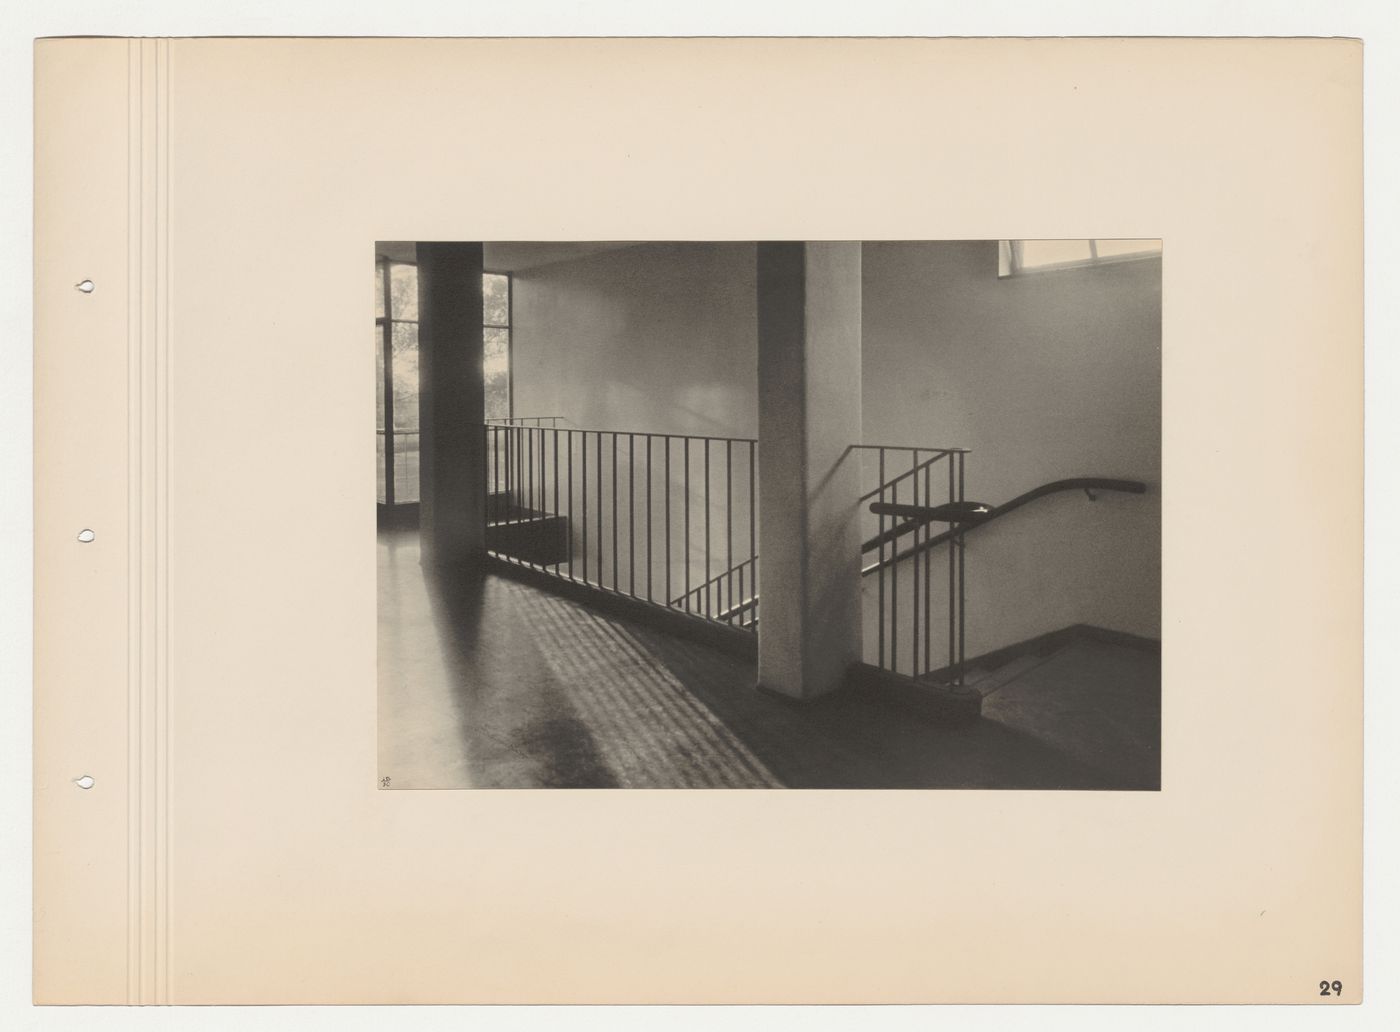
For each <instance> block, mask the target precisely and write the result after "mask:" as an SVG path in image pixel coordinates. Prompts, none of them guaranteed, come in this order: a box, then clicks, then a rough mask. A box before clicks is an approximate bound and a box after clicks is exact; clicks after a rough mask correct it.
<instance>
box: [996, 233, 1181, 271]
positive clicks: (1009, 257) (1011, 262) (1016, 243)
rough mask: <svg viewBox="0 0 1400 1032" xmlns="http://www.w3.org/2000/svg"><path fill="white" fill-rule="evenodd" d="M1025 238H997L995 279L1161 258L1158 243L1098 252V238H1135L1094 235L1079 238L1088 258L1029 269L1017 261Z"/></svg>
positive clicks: (1051, 263)
mask: <svg viewBox="0 0 1400 1032" xmlns="http://www.w3.org/2000/svg"><path fill="white" fill-rule="evenodd" d="M1025 239H1058V238H1050V237H1044V238H1040V237H1035V238H1032V237H1027V238H1025ZM1025 239H1023V240H998V241H997V278H998V279H1017V278H1019V277H1021V276H1035V275H1039V274H1040V273H1043V272H1064V271H1066V270H1068V269H1093V268H1098V267H1100V266H1104V265H1122V264H1124V263H1125V262H1141V261H1146V260H1148V259H1152V258H1157V259H1161V257H1162V248H1161V247H1160V246H1159V247H1158V248H1157V249H1156V250H1155V251H1133V252H1131V253H1130V254H1110V255H1100V254H1099V241H1100V240H1114V239H1136V238H1122V237H1097V238H1094V239H1089V238H1082V239H1086V240H1088V244H1089V257H1088V258H1076V259H1074V260H1073V261H1068V262H1048V263H1046V264H1045V265H1032V266H1030V267H1029V268H1027V267H1024V266H1023V265H1022V264H1021V261H1022V259H1021V252H1022V247H1021V245H1022V244H1024V243H1025ZM1066 239H1068V238H1066ZM1075 239H1080V238H1075ZM1143 239H1146V238H1143ZM1157 239H1158V242H1159V244H1160V242H1161V240H1160V238H1157ZM1003 270H1005V271H1003Z"/></svg>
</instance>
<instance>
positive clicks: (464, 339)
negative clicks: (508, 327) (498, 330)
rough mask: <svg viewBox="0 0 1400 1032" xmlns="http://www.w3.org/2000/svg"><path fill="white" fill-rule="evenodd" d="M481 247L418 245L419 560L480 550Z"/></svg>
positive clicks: (467, 560)
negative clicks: (420, 550) (421, 556)
mask: <svg viewBox="0 0 1400 1032" xmlns="http://www.w3.org/2000/svg"><path fill="white" fill-rule="evenodd" d="M481 273H482V248H481V244H479V243H468V244H445V243H422V244H419V245H418V392H419V393H418V422H419V438H418V441H419V466H418V478H419V479H418V491H419V495H418V496H419V499H420V502H419V525H420V528H421V532H422V554H423V562H424V563H427V564H431V565H434V566H450V567H471V568H476V569H480V568H482V566H483V565H484V563H485V558H486V490H485V485H486V435H485V431H484V430H483V429H482V427H483V424H484V423H485V417H486V392H485V383H484V379H483V372H482V366H481V360H482V330H481V322H482V297H481Z"/></svg>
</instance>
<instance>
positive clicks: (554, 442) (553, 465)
mask: <svg viewBox="0 0 1400 1032" xmlns="http://www.w3.org/2000/svg"><path fill="white" fill-rule="evenodd" d="M549 442H550V463H549V466H550V470H551V472H552V474H553V477H554V504H553V505H551V506H550V510H549V511H550V512H551V513H553V514H554V519H555V523H554V525H555V526H558V519H559V431H558V430H556V429H554V428H553V427H550V430H549ZM556 555H557V553H556ZM552 565H553V566H554V572H555V573H558V572H559V560H558V559H557V558H556V559H555V560H554V562H553V564H552Z"/></svg>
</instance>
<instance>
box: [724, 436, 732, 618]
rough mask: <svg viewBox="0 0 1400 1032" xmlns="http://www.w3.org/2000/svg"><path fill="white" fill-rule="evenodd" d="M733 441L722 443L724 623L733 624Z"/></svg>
mask: <svg viewBox="0 0 1400 1032" xmlns="http://www.w3.org/2000/svg"><path fill="white" fill-rule="evenodd" d="M733 444H734V442H733V441H729V440H726V441H725V442H724V566H725V568H726V569H727V570H728V571H729V574H728V576H726V577H725V578H724V586H725V591H726V593H727V594H726V596H725V602H724V611H725V613H726V614H728V615H727V617H726V620H725V622H726V623H731V624H732V623H733V622H734V448H733Z"/></svg>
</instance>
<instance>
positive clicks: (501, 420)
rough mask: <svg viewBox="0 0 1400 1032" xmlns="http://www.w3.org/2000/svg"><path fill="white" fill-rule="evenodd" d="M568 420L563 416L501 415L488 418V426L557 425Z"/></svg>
mask: <svg viewBox="0 0 1400 1032" xmlns="http://www.w3.org/2000/svg"><path fill="white" fill-rule="evenodd" d="M561 422H568V420H567V419H565V418H564V417H563V416H499V417H493V418H490V419H487V420H486V425H487V426H546V425H548V426H549V427H551V428H553V427H557V426H558V425H559V424H560V423H561Z"/></svg>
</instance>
